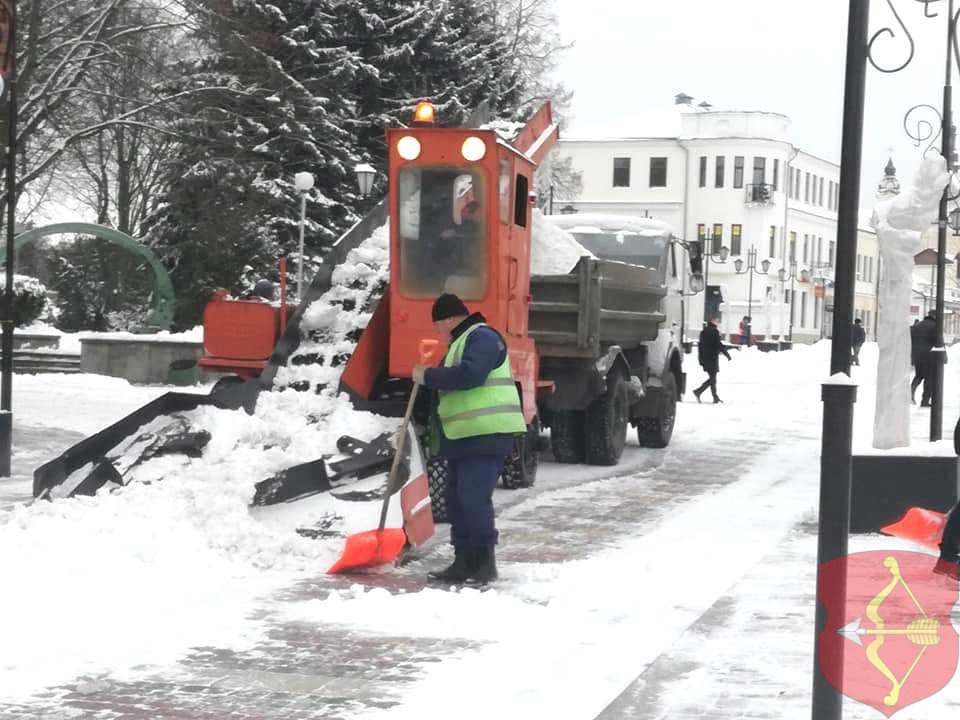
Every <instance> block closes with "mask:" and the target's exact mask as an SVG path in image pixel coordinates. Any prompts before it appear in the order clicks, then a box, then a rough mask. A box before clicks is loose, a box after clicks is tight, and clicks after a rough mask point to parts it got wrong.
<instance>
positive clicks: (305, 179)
mask: <svg viewBox="0 0 960 720" xmlns="http://www.w3.org/2000/svg"><path fill="white" fill-rule="evenodd" d="M293 184H294V187H296V188H297V192H299V193H300V248H299V254H298V255H297V299H298V300H303V297H304V294H303V262H304V260H303V232H304V226H305V225H306V222H307V193H308V192H309V191H310V188H312V187H313V175H311V174H310V173H308V172H298V173H297V174H296V175H294V176H293Z"/></svg>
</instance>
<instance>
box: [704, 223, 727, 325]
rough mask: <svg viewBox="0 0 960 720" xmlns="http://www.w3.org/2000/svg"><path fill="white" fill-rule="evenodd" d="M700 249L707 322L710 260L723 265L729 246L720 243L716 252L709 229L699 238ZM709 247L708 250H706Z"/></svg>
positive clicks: (705, 319) (706, 319) (706, 318)
mask: <svg viewBox="0 0 960 720" xmlns="http://www.w3.org/2000/svg"><path fill="white" fill-rule="evenodd" d="M701 242H702V250H701V253H702V254H703V258H704V265H703V321H704V322H707V321H708V320H709V318H708V317H707V315H708V314H709V313H708V312H707V303H708V302H709V301H710V290H709V285H710V260H713V261H714V262H715V263H717V264H718V265H724V264H726V262H727V258H728V257H730V248H728V247H727V246H726V245H721V246H720V250H719V251H718V252H714V251H713V233H712V232H710V231H709V230H708V231H707V232H706V234H705V235H704V236H703V238H701ZM708 248H709V251H708Z"/></svg>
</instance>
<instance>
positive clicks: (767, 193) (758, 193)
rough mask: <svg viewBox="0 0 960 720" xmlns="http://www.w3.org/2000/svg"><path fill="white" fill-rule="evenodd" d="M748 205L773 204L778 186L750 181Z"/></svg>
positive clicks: (747, 188) (747, 197)
mask: <svg viewBox="0 0 960 720" xmlns="http://www.w3.org/2000/svg"><path fill="white" fill-rule="evenodd" d="M746 190H747V196H746V204H747V205H773V194H774V192H775V191H776V187H774V186H773V185H771V184H770V183H750V184H749V185H747V186H746Z"/></svg>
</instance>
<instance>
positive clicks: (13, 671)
mask: <svg viewBox="0 0 960 720" xmlns="http://www.w3.org/2000/svg"><path fill="white" fill-rule="evenodd" d="M387 237H388V233H387V230H386V228H385V227H384V228H381V229H379V230H377V231H376V232H375V233H374V234H373V235H372V236H371V237H370V238H369V239H368V240H367V241H366V242H364V243H363V244H362V245H361V247H359V248H357V249H356V250H354V251H353V252H351V253H350V255H349V256H348V258H347V261H346V262H345V263H344V264H343V265H342V266H340V267H339V268H337V270H336V272H335V273H334V286H333V287H332V288H331V290H330V291H329V292H327V293H326V294H325V295H324V296H323V297H322V298H320V299H319V300H317V301H316V302H315V303H313V305H311V307H310V308H309V309H308V312H307V313H306V315H305V317H304V321H303V332H304V342H303V343H302V344H301V347H300V348H299V350H298V351H297V353H296V355H295V356H294V357H293V358H291V361H290V365H289V367H287V368H284V369H282V370H281V371H280V372H279V373H278V376H277V379H276V392H271V393H262V394H261V396H260V400H259V402H258V404H257V411H256V413H255V414H254V415H247V414H245V413H244V412H243V411H242V410H235V411H231V410H223V409H219V408H214V407H210V406H205V407H201V408H198V409H197V410H195V411H193V412H190V413H184V417H185V419H186V420H188V421H189V422H190V423H192V424H194V425H197V426H199V427H203V428H206V429H207V430H209V431H210V433H211V436H212V438H211V441H210V443H209V445H207V447H206V448H205V449H204V452H203V456H202V457H201V458H197V459H191V458H187V457H183V456H169V457H162V458H157V459H154V460H152V461H151V462H149V463H145V464H143V465H141V466H139V467H137V468H135V469H134V470H132V471H131V475H130V477H131V482H130V484H129V485H128V486H127V487H125V488H123V489H120V490H116V491H114V492H112V493H110V492H101V493H99V494H98V495H97V496H96V497H94V498H76V499H70V500H58V501H55V502H41V503H36V504H33V505H29V506H18V507H16V508H15V509H13V510H12V511H11V512H9V513H6V514H3V515H0V577H3V578H4V592H3V593H0V637H2V642H0V698H3V699H11V698H16V697H23V696H25V695H28V694H30V693H31V692H35V691H37V690H39V689H41V688H42V687H44V686H48V685H51V684H56V683H59V682H66V681H69V680H71V679H73V678H75V677H76V676H77V675H80V674H84V673H96V672H101V671H111V672H113V673H114V674H122V673H123V672H124V670H125V669H126V670H129V669H131V668H134V667H135V666H139V665H146V664H151V663H164V662H170V661H173V660H175V659H176V658H177V657H178V656H179V655H180V654H182V653H183V652H184V651H186V650H187V649H188V648H189V647H192V646H196V645H217V646H221V647H233V646H243V645H244V644H246V643H249V642H253V641H254V640H255V639H256V635H257V632H258V629H257V628H258V625H257V623H255V622H250V621H248V620H247V615H248V613H249V612H250V611H251V609H252V608H253V607H254V605H255V601H256V599H257V598H258V596H259V595H261V594H263V593H267V592H270V591H271V590H273V589H275V588H277V587H279V586H282V585H284V584H286V583H288V582H289V581H290V579H291V578H292V577H295V576H296V574H298V573H302V572H310V573H317V572H322V571H323V569H325V568H326V567H328V566H329V565H330V564H331V563H332V562H333V560H334V559H336V557H337V556H338V555H339V552H340V551H341V549H342V541H338V540H331V541H328V542H323V541H315V540H310V539H307V538H305V537H301V536H299V535H297V534H296V533H295V532H294V529H295V528H296V527H299V526H301V525H310V524H311V523H314V522H320V521H322V522H324V523H326V525H327V526H330V527H333V529H334V530H336V529H338V528H339V529H340V530H341V531H342V532H352V531H353V530H354V529H368V528H370V527H374V526H375V524H376V520H377V515H376V509H377V508H375V507H373V506H374V505H376V504H375V503H358V504H356V505H359V508H358V509H359V510H361V511H362V510H366V511H367V512H365V513H364V512H360V514H359V516H357V517H351V516H350V511H351V510H354V508H353V507H352V505H349V504H347V503H337V502H336V501H333V499H332V498H330V497H329V496H318V497H317V498H316V499H314V500H313V501H312V502H311V503H307V504H306V505H304V506H298V505H290V506H285V507H280V508H277V509H276V510H274V509H273V508H259V509H257V510H255V511H251V510H250V509H249V508H248V503H249V502H250V500H251V498H252V497H253V491H254V488H253V484H254V483H255V482H256V481H259V480H262V479H265V478H267V477H270V476H271V475H273V474H275V473H276V472H278V471H279V470H281V469H283V468H285V467H289V466H290V465H295V464H297V463H302V462H306V461H308V460H314V459H316V458H317V457H319V456H320V455H321V454H322V453H324V452H331V451H332V450H333V448H335V443H336V440H337V438H339V437H340V436H341V435H344V434H350V435H354V436H356V437H359V438H361V439H364V440H370V439H372V438H374V437H376V436H377V435H379V434H381V433H382V432H386V431H390V430H392V429H394V428H395V426H396V424H397V421H396V420H393V419H386V418H381V417H378V416H375V415H372V414H370V413H362V412H356V411H354V410H353V408H352V407H351V406H350V404H349V402H348V401H347V399H346V397H345V396H344V397H339V396H338V395H337V394H336V388H337V380H338V378H339V375H340V372H341V370H342V360H343V359H344V358H345V356H347V355H349V353H350V352H351V351H352V349H353V347H354V345H355V341H356V337H357V336H358V334H359V333H358V331H359V329H360V328H362V327H364V326H365V325H366V323H367V322H368V320H369V317H370V314H371V313H370V310H371V308H369V307H368V306H367V301H368V300H369V299H370V297H371V296H372V295H375V294H376V291H377V289H378V288H382V287H383V284H384V283H385V281H386V278H387V270H388V268H387V258H388V243H387ZM305 386H306V387H307V389H306V391H297V390H296V389H293V388H294V387H299V388H301V389H302V388H304V387H305ZM131 451H132V450H131ZM241 629H244V630H243V632H241Z"/></svg>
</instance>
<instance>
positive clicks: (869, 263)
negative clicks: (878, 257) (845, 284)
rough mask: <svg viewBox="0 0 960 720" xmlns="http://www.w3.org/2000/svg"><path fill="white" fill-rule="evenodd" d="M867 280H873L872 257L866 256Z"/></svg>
mask: <svg viewBox="0 0 960 720" xmlns="http://www.w3.org/2000/svg"><path fill="white" fill-rule="evenodd" d="M867 282H873V258H872V257H868V258H867Z"/></svg>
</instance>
